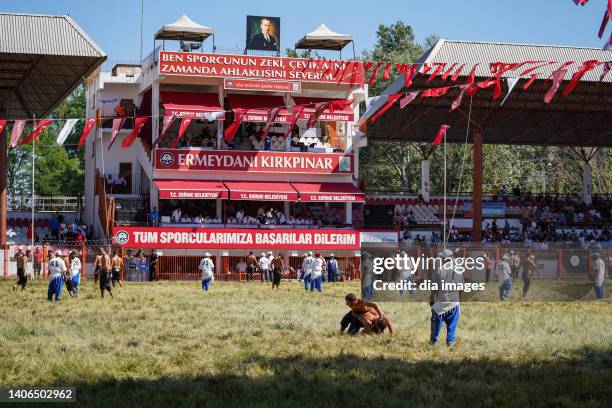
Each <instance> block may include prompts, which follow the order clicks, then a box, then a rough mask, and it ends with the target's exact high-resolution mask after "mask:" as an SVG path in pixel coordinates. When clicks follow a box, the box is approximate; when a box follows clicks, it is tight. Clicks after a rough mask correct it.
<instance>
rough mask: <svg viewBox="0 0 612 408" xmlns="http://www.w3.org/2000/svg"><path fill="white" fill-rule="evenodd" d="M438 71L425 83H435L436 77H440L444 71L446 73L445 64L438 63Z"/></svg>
mask: <svg viewBox="0 0 612 408" xmlns="http://www.w3.org/2000/svg"><path fill="white" fill-rule="evenodd" d="M435 65H436V69H435V70H434V72H433V73H432V74H431V75H430V76H429V79H428V80H427V82H425V83H426V84H428V83H430V82H431V81H433V80H434V79H436V77H437V76H438V75H440V73H441V72H442V71H444V68H445V67H446V64H445V63H442V62H436V64H435Z"/></svg>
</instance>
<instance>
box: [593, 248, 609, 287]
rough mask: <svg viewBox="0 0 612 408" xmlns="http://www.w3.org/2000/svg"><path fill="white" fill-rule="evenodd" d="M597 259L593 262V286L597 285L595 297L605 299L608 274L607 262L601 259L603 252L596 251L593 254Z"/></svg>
mask: <svg viewBox="0 0 612 408" xmlns="http://www.w3.org/2000/svg"><path fill="white" fill-rule="evenodd" d="M593 256H594V257H595V261H594V262H593V286H594V287H595V298H596V299H603V297H604V280H605V278H606V276H608V274H607V271H606V263H605V262H604V260H603V259H601V254H600V253H599V252H595V253H594V254H593Z"/></svg>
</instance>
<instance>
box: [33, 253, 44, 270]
mask: <svg viewBox="0 0 612 408" xmlns="http://www.w3.org/2000/svg"><path fill="white" fill-rule="evenodd" d="M33 258H34V276H40V271H41V270H42V259H43V252H42V251H41V250H40V248H39V247H36V249H35V250H34V254H33Z"/></svg>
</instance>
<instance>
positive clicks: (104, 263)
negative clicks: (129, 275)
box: [98, 247, 115, 299]
mask: <svg viewBox="0 0 612 408" xmlns="http://www.w3.org/2000/svg"><path fill="white" fill-rule="evenodd" d="M111 268H112V261H111V257H110V256H108V254H107V253H106V251H105V250H104V248H102V247H100V274H99V276H98V279H99V281H100V296H101V297H104V291H105V290H107V291H108V293H109V295H110V297H111V299H114V298H115V297H114V296H113V289H112V288H111Z"/></svg>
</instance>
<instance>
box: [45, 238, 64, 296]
mask: <svg viewBox="0 0 612 408" xmlns="http://www.w3.org/2000/svg"><path fill="white" fill-rule="evenodd" d="M47 270H48V271H49V288H48V290H47V300H48V301H49V302H51V301H52V300H53V298H54V297H55V302H59V301H60V297H61V296H62V287H63V286H64V280H63V275H64V273H66V271H67V270H68V269H67V268H66V263H65V262H64V260H63V259H62V251H60V250H57V251H55V256H54V257H53V258H51V260H50V261H49V263H48V265H47Z"/></svg>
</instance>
